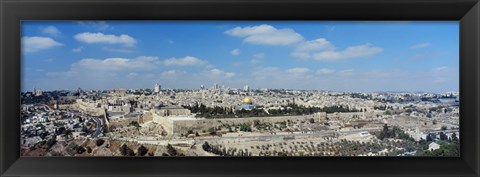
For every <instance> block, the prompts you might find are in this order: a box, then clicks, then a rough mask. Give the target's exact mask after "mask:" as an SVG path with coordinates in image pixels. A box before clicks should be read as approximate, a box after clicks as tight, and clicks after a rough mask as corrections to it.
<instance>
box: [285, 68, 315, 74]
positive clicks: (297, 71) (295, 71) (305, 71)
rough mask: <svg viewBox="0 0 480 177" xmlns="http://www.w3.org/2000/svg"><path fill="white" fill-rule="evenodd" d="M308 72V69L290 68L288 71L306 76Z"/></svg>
mask: <svg viewBox="0 0 480 177" xmlns="http://www.w3.org/2000/svg"><path fill="white" fill-rule="evenodd" d="M308 71H310V69H308V68H290V69H287V72H288V73H292V74H305V73H307V72H308Z"/></svg>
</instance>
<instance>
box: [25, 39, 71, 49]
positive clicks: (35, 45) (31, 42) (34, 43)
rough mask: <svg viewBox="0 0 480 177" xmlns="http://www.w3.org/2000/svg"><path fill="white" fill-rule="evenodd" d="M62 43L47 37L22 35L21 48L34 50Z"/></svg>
mask: <svg viewBox="0 0 480 177" xmlns="http://www.w3.org/2000/svg"><path fill="white" fill-rule="evenodd" d="M62 45H63V44H61V43H59V42H57V41H55V40H53V39H52V38H48V37H37V36H34V37H28V36H25V37H22V49H23V51H24V52H36V51H39V50H45V49H49V48H52V47H57V46H62Z"/></svg>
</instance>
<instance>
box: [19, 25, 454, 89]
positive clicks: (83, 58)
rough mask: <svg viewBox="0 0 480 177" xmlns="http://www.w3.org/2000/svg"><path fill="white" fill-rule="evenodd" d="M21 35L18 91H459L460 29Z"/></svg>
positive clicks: (170, 28) (224, 28)
mask: <svg viewBox="0 0 480 177" xmlns="http://www.w3.org/2000/svg"><path fill="white" fill-rule="evenodd" d="M22 28H23V31H22V64H23V67H22V91H29V90H31V89H32V88H33V87H37V88H39V89H41V90H73V89H76V88H79V87H80V88H83V89H94V90H109V89H115V88H126V89H138V88H150V89H152V88H153V85H154V84H155V83H159V84H160V85H162V88H171V89H174V88H190V89H192V88H193V89H197V88H199V87H200V85H205V86H206V87H207V88H208V87H210V86H211V85H213V84H214V83H217V84H218V85H220V86H221V85H225V86H228V87H234V88H242V87H243V86H244V85H249V86H250V87H251V88H288V89H299V90H331V91H351V92H375V91H423V92H447V91H458V86H459V81H458V77H459V74H458V73H459V56H458V46H459V44H458V22H272V21H252V22H224V21H217V22H215V21H212V22H164V21H159V22H128V21H124V22H121V21H116V22H111V21H108V22H102V21H96V22H93V21H86V22H66V21H65V22H42V21H36V22H23V23H22ZM178 32H180V33H178ZM359 34H360V35H359ZM181 81H184V82H181Z"/></svg>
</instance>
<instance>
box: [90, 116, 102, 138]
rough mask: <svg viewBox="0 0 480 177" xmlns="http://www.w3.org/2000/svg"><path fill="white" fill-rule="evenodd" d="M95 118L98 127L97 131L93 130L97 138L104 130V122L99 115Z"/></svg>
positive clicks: (93, 135)
mask: <svg viewBox="0 0 480 177" xmlns="http://www.w3.org/2000/svg"><path fill="white" fill-rule="evenodd" d="M94 120H95V122H97V129H96V130H95V132H93V134H92V137H94V138H96V137H98V135H100V134H101V133H102V132H103V124H102V121H101V120H100V119H99V118H98V117H95V118H94Z"/></svg>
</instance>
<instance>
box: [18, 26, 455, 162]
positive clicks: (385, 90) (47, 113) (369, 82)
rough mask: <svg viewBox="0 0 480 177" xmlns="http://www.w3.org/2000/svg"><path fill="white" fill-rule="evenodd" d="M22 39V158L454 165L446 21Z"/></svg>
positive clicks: (62, 32) (94, 31)
mask: <svg viewBox="0 0 480 177" xmlns="http://www.w3.org/2000/svg"><path fill="white" fill-rule="evenodd" d="M21 29H22V32H21V44H22V49H21V62H22V65H21V71H22V72H21V79H22V80H21V95H20V97H21V105H20V108H21V109H20V111H21V112H20V118H19V121H20V125H21V127H20V131H21V132H20V137H19V138H20V155H21V156H34V157H39V156H47V157H49V156H61V157H72V156H138V157H165V156H168V157H170V156H224V157H233V156H245V157H247V156H316V157H324V156H339V157H343V156H409V157H424V156H426V157H445V156H448V157H459V156H460V129H459V127H460V126H459V122H460V116H459V111H460V105H459V101H460V100H459V99H460V95H459V22H457V21H448V22H440V21H435V22H430V21H338V22H336V21H22V22H21Z"/></svg>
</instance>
